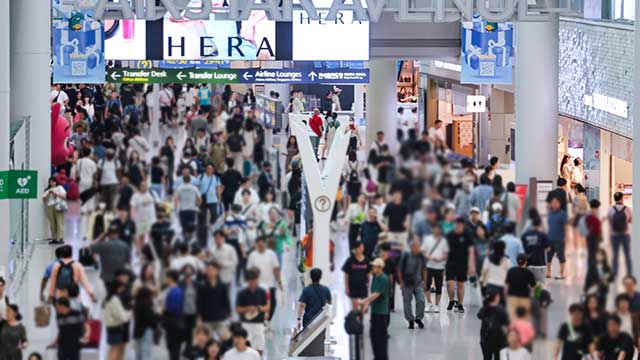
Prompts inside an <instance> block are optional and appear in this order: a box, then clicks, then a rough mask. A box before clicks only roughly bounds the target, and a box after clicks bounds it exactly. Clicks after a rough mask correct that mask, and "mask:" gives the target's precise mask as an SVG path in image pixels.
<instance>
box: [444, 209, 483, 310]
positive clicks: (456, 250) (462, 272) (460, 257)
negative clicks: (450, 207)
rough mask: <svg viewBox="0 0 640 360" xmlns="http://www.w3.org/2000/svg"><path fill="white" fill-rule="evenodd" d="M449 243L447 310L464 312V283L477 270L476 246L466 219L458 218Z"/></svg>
mask: <svg viewBox="0 0 640 360" xmlns="http://www.w3.org/2000/svg"><path fill="white" fill-rule="evenodd" d="M447 242H448V243H449V256H448V258H447V264H446V265H445V272H446V274H447V293H448V294H449V299H450V300H449V306H447V310H448V311H451V310H454V307H455V311H458V312H461V313H463V312H464V307H463V306H462V301H463V300H464V283H465V282H466V281H467V276H468V275H472V274H473V273H474V272H475V268H476V267H475V247H474V244H473V238H472V237H471V236H470V235H469V233H468V232H467V231H465V219H464V218H462V217H459V218H458V219H456V225H455V228H454V229H453V231H451V232H450V233H449V234H447ZM456 287H457V289H458V300H457V301H455V300H454V293H455V289H456Z"/></svg>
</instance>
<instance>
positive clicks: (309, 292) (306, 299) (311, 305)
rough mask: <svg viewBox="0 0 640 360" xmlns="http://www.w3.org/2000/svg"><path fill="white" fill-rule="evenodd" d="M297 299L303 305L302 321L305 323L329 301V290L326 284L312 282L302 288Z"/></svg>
mask: <svg viewBox="0 0 640 360" xmlns="http://www.w3.org/2000/svg"><path fill="white" fill-rule="evenodd" d="M298 301H299V302H301V303H303V304H304V305H305V307H304V316H303V317H302V323H303V324H307V323H308V322H309V321H311V320H312V319H313V317H314V316H316V314H318V313H319V312H320V311H322V307H323V306H324V305H325V304H326V303H329V302H331V291H329V288H328V287H326V286H322V285H318V284H312V285H309V286H307V287H305V288H304V289H303V290H302V294H300V299H299V300H298Z"/></svg>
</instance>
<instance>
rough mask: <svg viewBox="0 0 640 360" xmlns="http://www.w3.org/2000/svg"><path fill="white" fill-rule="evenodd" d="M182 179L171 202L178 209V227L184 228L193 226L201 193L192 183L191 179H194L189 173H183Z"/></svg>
mask: <svg viewBox="0 0 640 360" xmlns="http://www.w3.org/2000/svg"><path fill="white" fill-rule="evenodd" d="M182 181H183V182H182V184H181V185H180V186H178V188H177V189H176V191H175V193H174V195H173V196H174V197H173V202H174V207H175V209H176V210H177V211H178V217H179V219H180V227H181V228H183V229H184V228H187V227H190V226H195V224H196V216H197V214H198V210H199V208H200V204H201V203H202V198H201V196H202V194H201V193H200V189H198V187H197V186H196V185H194V184H193V183H192V181H193V182H196V181H195V179H192V178H191V175H188V174H187V175H184V176H183V177H182Z"/></svg>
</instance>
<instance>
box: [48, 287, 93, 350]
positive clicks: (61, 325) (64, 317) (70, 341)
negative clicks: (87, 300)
mask: <svg viewBox="0 0 640 360" xmlns="http://www.w3.org/2000/svg"><path fill="white" fill-rule="evenodd" d="M55 308H56V320H57V323H58V337H57V339H56V341H55V342H54V343H53V344H51V345H49V347H50V348H53V347H56V346H57V348H58V359H60V360H80V340H81V339H82V337H83V335H84V323H85V320H86V318H85V316H84V315H83V314H82V312H81V311H78V310H73V309H71V304H70V302H69V299H68V298H60V299H57V300H56V303H55Z"/></svg>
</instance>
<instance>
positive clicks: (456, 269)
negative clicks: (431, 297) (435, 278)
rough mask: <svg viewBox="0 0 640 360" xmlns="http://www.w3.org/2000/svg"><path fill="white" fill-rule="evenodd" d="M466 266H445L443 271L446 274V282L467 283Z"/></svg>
mask: <svg viewBox="0 0 640 360" xmlns="http://www.w3.org/2000/svg"><path fill="white" fill-rule="evenodd" d="M468 270H469V269H468V267H467V265H463V264H455V263H453V264H447V266H446V267H445V269H444V271H445V272H446V273H447V281H458V282H465V281H467V272H468Z"/></svg>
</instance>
